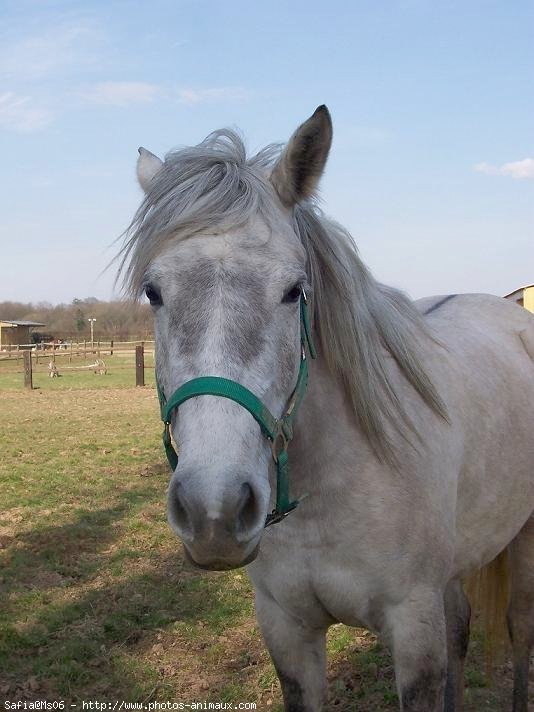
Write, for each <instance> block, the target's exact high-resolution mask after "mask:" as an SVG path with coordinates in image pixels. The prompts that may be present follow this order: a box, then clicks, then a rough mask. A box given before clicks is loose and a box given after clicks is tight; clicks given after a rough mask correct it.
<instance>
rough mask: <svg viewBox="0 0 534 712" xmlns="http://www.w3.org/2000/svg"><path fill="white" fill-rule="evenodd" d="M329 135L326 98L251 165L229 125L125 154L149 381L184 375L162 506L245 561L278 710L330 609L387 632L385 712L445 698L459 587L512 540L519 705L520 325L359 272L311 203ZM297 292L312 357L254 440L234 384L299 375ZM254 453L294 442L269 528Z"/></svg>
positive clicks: (185, 533) (172, 414) (315, 651)
mask: <svg viewBox="0 0 534 712" xmlns="http://www.w3.org/2000/svg"><path fill="white" fill-rule="evenodd" d="M331 138H332V126H331V120H330V116H329V113H328V110H327V109H326V107H324V106H322V107H319V108H318V109H317V110H316V111H315V113H314V114H313V116H312V117H311V118H310V119H308V120H307V121H306V122H305V123H304V124H303V125H302V126H300V127H299V128H298V130H297V131H296V132H295V134H294V135H293V137H292V138H291V140H290V141H289V143H288V145H287V147H286V148H285V149H284V150H283V151H281V150H280V148H278V147H269V148H267V149H265V150H263V151H261V152H260V153H259V154H258V155H256V156H254V157H253V158H250V159H247V157H246V154H245V149H244V146H243V143H242V141H241V139H240V138H239V136H238V135H236V134H235V133H233V132H231V131H217V132H215V133H214V134H212V135H210V136H209V137H208V138H207V139H206V140H205V141H203V142H202V143H200V144H199V145H198V146H195V147H193V148H186V149H183V150H177V151H173V152H171V153H169V154H168V155H167V157H166V159H165V161H161V160H160V159H159V158H157V157H156V156H154V155H153V154H151V153H150V152H148V151H146V150H145V149H140V156H139V160H138V177H139V181H140V183H141V186H142V187H143V188H144V190H145V199H144V202H143V203H142V205H141V207H140V209H139V211H138V213H137V215H136V217H135V218H134V221H133V223H132V225H131V228H130V232H129V236H128V238H127V241H126V243H125V247H124V249H123V253H122V257H123V263H122V264H123V268H124V270H125V277H126V279H127V283H128V285H129V288H130V290H131V292H132V293H134V294H137V295H138V294H140V293H141V292H142V291H143V290H144V291H145V292H146V295H147V296H148V299H149V300H150V302H151V304H152V306H153V310H154V319H155V330H156V367H157V377H158V381H159V385H160V388H161V392H162V398H163V399H165V397H166V398H167V399H169V398H171V401H172V394H174V393H175V391H176V389H179V388H180V387H181V386H183V385H184V384H189V385H188V387H189V390H190V391H193V393H192V395H191V392H190V393H189V395H188V400H185V398H184V397H183V392H182V390H183V389H182V390H180V393H181V394H182V395H181V396H180V398H178V399H176V398H175V399H174V401H173V402H171V404H170V409H168V410H167V411H165V401H164V400H163V405H164V412H166V416H167V420H169V421H170V424H169V430H170V432H172V436H173V438H174V440H175V442H176V443H177V444H178V446H179V452H180V458H179V461H178V463H177V465H176V467H175V470H174V473H173V475H172V478H171V482H170V487H169V499H168V513H169V522H170V524H171V527H172V529H173V530H174V531H175V532H176V534H178V536H179V537H180V538H181V539H182V541H183V544H184V547H185V551H186V553H187V555H188V557H189V559H190V560H192V561H193V562H194V563H196V564H197V565H198V566H200V567H203V568H207V569H225V568H232V567H237V566H242V565H244V564H248V566H247V568H248V573H249V574H250V577H251V578H252V581H253V584H254V588H255V592H256V611H257V618H258V621H259V624H260V627H261V630H262V632H263V636H264V638H265V642H266V644H267V646H268V648H269V651H270V653H271V656H272V658H273V661H274V664H275V666H276V670H277V672H278V675H279V678H280V681H281V685H282V690H283V695H284V700H285V708H286V710H291V712H316V711H318V710H320V709H321V708H322V705H323V699H324V691H325V633H326V631H327V628H328V627H329V626H330V625H331V624H333V623H335V622H338V621H340V622H343V623H346V624H348V625H352V626H359V625H364V626H366V627H368V628H369V629H371V630H373V631H376V632H377V633H378V634H379V635H380V636H382V638H383V639H384V640H385V641H386V642H387V643H388V645H389V646H390V648H391V650H392V653H393V657H394V663H395V673H396V681H397V687H398V693H399V699H400V705H401V709H402V710H404V711H405V712H416V711H417V712H423V711H424V712H442V711H443V710H447V712H451V711H452V710H456V712H458V711H459V710H461V709H462V691H463V661H464V657H465V653H466V647H467V642H468V635H469V618H470V607H469V603H468V601H467V599H466V597H465V595H464V593H463V590H462V584H461V581H462V579H463V578H464V577H465V576H466V575H467V574H469V573H470V572H472V571H475V570H477V569H479V568H480V567H482V566H484V565H486V564H488V562H491V561H492V560H493V559H495V557H497V556H498V555H499V554H500V553H501V552H503V551H505V550H507V551H508V558H509V565H510V570H511V595H510V603H509V606H508V625H509V630H510V633H511V637H512V641H513V658H514V669H515V687H514V702H513V705H514V706H513V709H514V712H527V705H528V689H527V686H528V665H529V650H530V647H531V646H532V644H533V642H534V516H533V511H534V363H533V361H534V318H533V317H532V315H530V314H529V313H528V312H527V311H526V310H524V309H522V308H520V307H518V306H516V305H515V304H511V303H510V302H507V301H505V300H504V299H500V298H497V297H493V296H485V295H448V296H445V297H444V296H438V297H429V298H427V299H423V300H420V301H418V302H415V303H414V302H412V301H410V300H409V299H408V298H407V297H405V296H404V295H402V294H401V293H399V292H398V291H396V290H395V289H392V288H390V287H386V286H384V285H382V284H380V283H378V282H377V281H376V280H375V279H374V278H373V277H372V275H371V274H370V272H369V270H368V269H367V268H366V267H365V266H364V265H363V264H362V262H361V261H360V259H359V257H358V254H357V250H356V247H355V245H354V243H353V241H352V238H351V237H350V235H349V234H348V233H347V232H346V231H345V230H344V229H343V228H342V227H340V226H339V225H337V224H336V223H334V222H332V221H330V220H328V219H326V218H325V217H324V216H323V215H322V214H321V213H320V211H319V210H318V208H317V207H316V205H315V203H314V191H315V190H316V187H317V184H318V181H319V178H320V176H321V174H322V171H323V168H324V165H325V163H326V159H327V156H328V152H329V149H330V144H331ZM303 290H306V291H308V293H309V296H310V304H311V320H312V332H313V336H314V338H315V341H316V344H317V352H318V353H317V359H316V360H314V361H311V362H310V363H309V386H308V392H307V393H306V394H305V396H304V398H303V401H302V404H301V406H300V409H299V411H298V414H297V417H296V418H295V423H294V429H293V431H292V432H291V433H289V435H288V436H287V437H285V436H284V434H283V433H281V432H279V431H277V433H276V434H274V435H273V434H271V436H272V437H271V436H269V437H270V439H271V440H272V439H276V440H278V437H279V436H280V437H281V439H280V441H279V442H277V444H276V446H275V445H274V444H272V450H271V447H270V443H269V437H264V436H265V435H266V434H268V433H267V431H268V428H267V429H266V426H265V423H263V424H262V422H261V414H260V415H258V412H256V413H254V412H253V409H252V406H251V405H250V402H249V401H247V399H249V400H250V399H251V398H252V399H253V397H254V396H256V397H257V399H259V400H258V403H260V405H259V406H257V404H256V406H257V408H260V409H261V406H264V407H265V408H267V409H268V410H269V411H270V413H273V414H275V416H278V415H279V414H281V413H283V412H284V408H285V407H286V404H287V402H288V399H289V398H290V395H291V393H292V391H293V389H294V388H295V383H296V382H297V379H299V384H300V385H299V386H298V388H297V390H299V389H300V391H299V393H300V394H301V395H302V388H301V386H302V379H301V376H300V375H299V374H301V371H302V369H303V368H304V365H305V366H306V367H307V366H308V361H309V355H310V354H309V351H308V354H307V355H306V352H305V348H306V343H305V340H304V339H303V337H302V333H303V332H301V329H302V324H301V322H302V318H301V317H302V314H303V311H302V310H303V307H304V306H305V305H304V297H303ZM299 304H300V311H299ZM299 314H300V317H299ZM306 356H307V357H308V358H307V357H306ZM204 377H212V378H211V380H210V379H206V378H204ZM213 377H215V378H213ZM191 379H193V381H191ZM197 379H199V380H197ZM206 381H210V383H215V384H217V385H216V386H214V387H213V388H214V389H215V391H216V395H213V394H212V395H206V394H205V393H206V388H205V389H204V391H202V389H201V386H200V383H201V382H202V383H203V384H204V386H205V382H206ZM191 383H192V384H193V385H192V386H190V384H191ZM221 384H223V385H224V388H227V387H228V384H233V386H232V385H230V391H232V392H233V393H234V396H232V395H228V394H227V393H226V392H225V393H221V392H220V391H221V388H223V386H221ZM238 384H239V385H238ZM304 386H305V384H304ZM199 389H200V391H202V392H199ZM239 389H241V390H240V391H239V393H240V394H241V396H240V397H241V398H242V401H243V400H244V401H247V403H248V405H247V403H243V402H241V401H239V400H238V399H237V397H236V396H235V392H237V391H238V390H239ZM207 391H208V392H209V388H208V389H207ZM163 394H164V395H163ZM243 394H245V395H243ZM246 394H248V395H246ZM251 394H253V396H252V395H251ZM201 395H202V397H200V396H201ZM223 395H224V397H223ZM197 396H198V397H197ZM232 398H233V400H232ZM235 400H238V402H234V401H235ZM177 404H180V408H179V411H178V409H177V408H176V407H175V406H176V405H177ZM243 406H244V407H243ZM256 406H255V407H256ZM295 412H296V410H295ZM251 413H252V414H253V415H254V417H252V416H251ZM280 422H281V421H280ZM258 423H260V425H258ZM277 427H278V426H277ZM167 435H168V434H167ZM286 435H287V433H286ZM291 435H294V438H293V441H292V442H291V444H290V445H289V447H288V441H289V439H290V436H291ZM167 446H168V447H170V441H169V440H168V441H167ZM273 453H274V458H275V459H276V460H279V459H280V458H281V456H284V457H285V456H286V455H287V454H289V463H290V467H291V476H290V487H291V491H292V493H293V495H303V494H307V498H306V499H305V500H304V501H303V502H301V503H300V504H299V506H298V507H296V509H295V510H294V511H292V512H291V514H290V515H289V516H287V517H285V516H284V514H286V513H287V511H288V510H289V509H291V507H292V506H294V505H293V504H292V503H290V506H284V508H283V511H282V510H279V511H278V514H280V516H278V517H276V518H277V519H283V521H280V522H279V523H276V524H275V525H274V526H270V527H269V528H266V529H265V528H264V525H265V521H266V517H267V515H268V512H269V511H270V510H271V509H272V508H273V506H274V502H275V493H276V484H275V470H274V467H273V466H272V456H273ZM284 467H285V465H284ZM286 474H287V473H286V472H282V474H280V466H279V469H278V475H279V482H278V485H279V490H280V487H282V485H283V484H284V478H285V476H286ZM287 504H288V502H287V501H286V505H287ZM280 512H281V513H280Z"/></svg>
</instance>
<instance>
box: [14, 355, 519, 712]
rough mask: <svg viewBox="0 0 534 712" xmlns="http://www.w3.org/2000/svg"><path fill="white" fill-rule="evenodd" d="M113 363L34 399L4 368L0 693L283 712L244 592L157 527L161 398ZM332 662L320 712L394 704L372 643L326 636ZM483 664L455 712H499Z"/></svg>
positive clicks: (473, 671)
mask: <svg viewBox="0 0 534 712" xmlns="http://www.w3.org/2000/svg"><path fill="white" fill-rule="evenodd" d="M121 363H122V360H121V358H120V357H117V360H115V357H114V360H113V361H111V362H110V372H109V375H108V376H104V377H100V376H94V375H93V374H87V373H76V374H71V375H69V376H67V375H65V376H64V377H63V378H60V379H47V378H46V377H44V378H43V381H42V387H41V388H40V389H36V390H34V391H32V392H28V391H24V390H23V389H21V388H20V387H19V384H18V382H17V383H15V386H16V387H13V389H11V386H10V380H9V379H10V378H11V377H12V376H11V375H10V374H8V373H6V372H2V368H3V365H2V364H0V385H1V386H2V388H4V390H0V398H1V405H2V407H1V408H0V452H1V455H2V456H1V458H0V492H1V495H0V497H1V501H0V691H2V693H3V697H4V698H5V699H10V700H16V699H26V700H32V699H48V700H54V699H65V700H66V701H67V703H75V702H80V701H81V700H88V699H100V700H102V699H109V698H110V697H111V698H112V699H124V700H126V701H132V702H139V701H146V702H147V701H152V700H157V701H166V700H174V701H176V700H181V701H187V702H192V701H199V700H211V701H228V702H244V701H251V702H256V703H257V705H258V709H259V710H272V711H273V712H276V711H277V710H278V711H279V712H280V711H281V710H282V706H281V695H280V689H279V685H278V681H277V678H276V675H275V672H274V669H273V666H272V664H271V662H270V660H269V658H268V655H267V653H266V651H265V648H264V646H263V643H262V640H261V636H260V634H259V632H258V628H257V626H256V623H255V619H254V612H253V594H252V590H251V586H250V583H249V582H248V579H247V577H246V575H245V573H244V572H243V571H232V572H228V573H224V574H217V573H199V572H198V571H196V570H192V569H191V568H189V566H188V565H187V564H186V563H185V561H184V558H183V551H182V547H181V544H180V543H179V541H178V540H177V539H176V538H175V537H174V536H173V535H172V534H171V532H170V530H169V527H168V525H167V522H166V517H165V492H166V487H167V483H168V478H169V472H168V466H167V464H166V462H165V460H164V455H163V452H162V449H161V445H160V430H161V424H160V421H159V415H158V404H157V397H156V393H155V390H154V388H151V387H147V388H131V387H130V388H128V387H126V386H127V383H128V382H131V381H128V379H131V378H133V375H134V374H133V362H132V361H131V360H130V366H131V370H123V371H121V370H120V369H119V368H118V366H119V365H121ZM116 366H117V367H116ZM115 367H116V374H114V369H115ZM17 377H18V376H17ZM37 383H40V381H39V380H37ZM84 383H90V384H91V386H93V388H92V389H91V390H89V389H87V388H84ZM112 383H113V384H114V386H115V387H109V386H110V384H112ZM6 384H7V385H6ZM103 386H108V387H106V388H103ZM328 653H329V667H328V678H329V693H328V702H327V705H326V710H328V711H329V712H333V711H334V710H336V711H340V712H349V711H352V712H355V711H356V710H358V712H371V711H373V712H376V711H380V710H395V709H397V708H398V701H397V697H396V693H395V685H394V675H393V667H392V661H391V658H390V656H389V653H388V651H387V649H386V648H385V647H384V646H382V645H381V644H380V643H378V642H377V640H376V638H375V637H374V636H373V635H372V634H370V633H368V632H367V631H364V630H361V629H349V628H347V627H345V626H341V625H338V626H333V627H332V628H331V629H330V631H329V635H328ZM481 660H482V642H481V641H480V640H479V639H477V637H475V641H474V648H473V654H472V657H471V660H470V662H469V667H468V671H467V685H468V689H467V693H466V699H467V703H468V704H467V706H466V709H467V710H471V711H474V710H480V709H488V710H502V709H504V708H505V705H504V703H503V696H502V695H501V694H500V691H499V688H498V687H494V688H493V689H490V688H487V687H484V686H483V684H482V683H483V677H481V673H480V670H481V669H482V665H481ZM507 684H508V683H507ZM505 692H506V695H505V697H504V699H506V700H507V704H506V707H507V706H508V700H509V690H508V689H507V690H506V691H505Z"/></svg>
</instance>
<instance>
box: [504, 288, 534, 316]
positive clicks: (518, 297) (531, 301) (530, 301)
mask: <svg viewBox="0 0 534 712" xmlns="http://www.w3.org/2000/svg"><path fill="white" fill-rule="evenodd" d="M504 298H505V299H511V300H512V301H513V302H515V303H516V304H519V306H520V307H525V309H528V310H529V311H531V312H532V313H534V284H529V285H527V286H526V287H520V288H519V289H516V290H514V291H513V292H510V294H505V295H504Z"/></svg>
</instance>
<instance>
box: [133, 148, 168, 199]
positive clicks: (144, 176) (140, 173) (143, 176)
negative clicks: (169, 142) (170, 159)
mask: <svg viewBox="0 0 534 712" xmlns="http://www.w3.org/2000/svg"><path fill="white" fill-rule="evenodd" d="M162 166H163V161H162V160H161V158H158V157H157V156H155V155H154V154H153V153H151V152H150V151H147V150H146V148H143V147H141V148H140V149H139V158H138V159H137V180H138V181H139V185H140V186H141V188H142V189H143V190H144V191H145V193H146V192H147V191H148V190H149V188H150V184H151V183H152V179H153V178H154V176H155V175H156V173H159V171H160V170H161V168H162Z"/></svg>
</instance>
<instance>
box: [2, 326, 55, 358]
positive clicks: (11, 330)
mask: <svg viewBox="0 0 534 712" xmlns="http://www.w3.org/2000/svg"><path fill="white" fill-rule="evenodd" d="M35 326H45V324H41V323H40V322H38V321H20V320H13V321H10V320H8V319H2V320H0V350H2V351H5V350H6V349H7V348H8V347H9V346H13V345H15V344H29V343H31V336H30V329H33V327H35Z"/></svg>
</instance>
